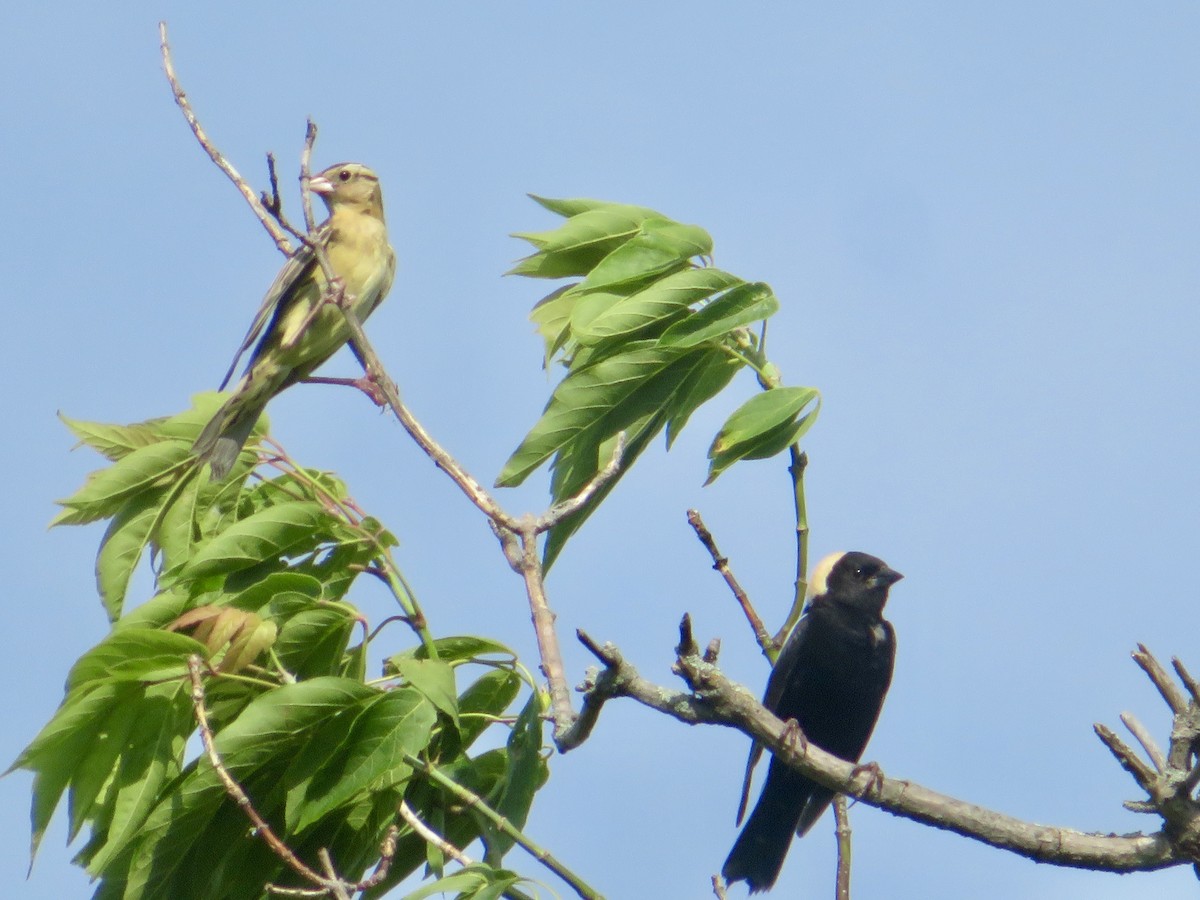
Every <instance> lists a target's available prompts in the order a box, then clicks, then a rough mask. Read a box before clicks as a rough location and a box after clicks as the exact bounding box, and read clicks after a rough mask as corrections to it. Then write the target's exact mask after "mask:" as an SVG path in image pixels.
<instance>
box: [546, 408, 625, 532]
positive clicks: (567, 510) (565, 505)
mask: <svg viewBox="0 0 1200 900" xmlns="http://www.w3.org/2000/svg"><path fill="white" fill-rule="evenodd" d="M624 454H625V432H624V431H622V432H621V433H620V434H618V435H617V440H616V443H615V444H614V446H613V452H612V456H611V457H609V460H608V463H607V465H605V466H604V468H603V469H601V470H600V471H599V472H597V473H596V474H595V475H593V476H592V478H591V480H590V481H588V483H587V484H585V485H584V486H583V487H582V488H580V489H579V492H578V493H577V494H575V496H574V497H568V498H567V499H566V500H562V501H560V502H558V503H555V504H554V505H553V506H551V507H550V509H548V510H547V511H546V512H545V513H543V514H542V515H541V516H539V517H538V519H537V524H536V527H537V530H538V532H545V531H549V530H550V529H551V528H553V527H554V526H555V525H557V524H558V523H559V522H561V521H562V520H563V519H565V518H567V517H568V516H571V515H574V514H575V513H576V512H578V511H579V509H580V508H581V507H582V506H583V505H584V504H585V503H587V502H588V501H589V500H591V499H592V497H594V496H595V495H596V492H597V491H599V490H600V489H601V488H602V487H604V486H605V485H606V484H608V483H609V482H610V481H612V480H613V479H614V478H615V477H616V476H617V473H618V472H619V471H621V457H622V456H624Z"/></svg>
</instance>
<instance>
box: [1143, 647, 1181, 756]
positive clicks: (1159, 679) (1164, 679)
mask: <svg viewBox="0 0 1200 900" xmlns="http://www.w3.org/2000/svg"><path fill="white" fill-rule="evenodd" d="M1133 661H1134V662H1135V663H1137V664H1138V667H1139V668H1140V669H1141V670H1142V671H1143V672H1145V673H1146V675H1147V676H1148V677H1149V678H1150V680H1151V681H1152V682H1154V686H1155V687H1156V688H1158V692H1159V693H1160V694H1161V695H1162V698H1163V699H1164V700H1166V701H1167V706H1169V707H1171V712H1173V713H1176V714H1178V713H1181V712H1184V711H1185V710H1186V709H1187V705H1188V700H1187V697H1185V696H1184V694H1183V691H1181V690H1179V687H1178V686H1177V685H1176V684H1175V682H1173V681H1172V680H1171V676H1170V675H1168V674H1167V670H1166V669H1164V668H1163V667H1162V664H1161V663H1159V661H1158V660H1157V659H1155V658H1154V655H1153V654H1152V653H1151V652H1150V651H1149V650H1147V649H1146V645H1145V644H1138V646H1137V650H1136V651H1135V652H1134V654H1133ZM1139 740H1140V738H1139ZM1147 752H1149V751H1147Z"/></svg>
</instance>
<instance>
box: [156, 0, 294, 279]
mask: <svg viewBox="0 0 1200 900" xmlns="http://www.w3.org/2000/svg"><path fill="white" fill-rule="evenodd" d="M158 40H159V49H160V50H161V51H162V61H163V69H164V70H165V71H166V74H167V81H168V83H170V85H171V93H172V94H174V95H175V104H176V105H177V106H178V107H179V110H180V112H182V113H183V117H184V118H185V119H186V120H187V123H188V126H189V127H190V128H191V129H192V134H194V135H195V136H196V140H197V141H198V142H199V143H200V146H201V147H202V148H204V152H205V153H207V154H208V158H209V159H211V160H212V161H213V162H214V163H215V164H216V166H217V168H218V169H220V170H221V171H222V172H224V173H225V175H226V176H227V177H228V178H229V180H230V181H232V182H233V184H234V186H235V187H236V188H237V189H238V192H239V193H240V194H241V195H242V196H243V197H244V198H245V200H246V202H247V203H249V204H250V208H251V209H253V210H254V214H255V215H256V216H258V220H259V221H260V222H261V223H262V226H263V228H265V229H266V230H267V233H268V234H269V235H271V240H273V241H274V242H275V246H276V247H278V248H279V252H280V253H283V254H284V255H286V256H291V255H292V244H291V242H290V241H289V240H288V239H287V235H286V234H284V232H283V230H282V229H281V228H280V227H279V223H278V222H277V221H276V220H275V218H274V217H273V216H272V215H271V213H270V212H268V210H267V208H266V207H265V206H263V203H262V201H261V200H260V199H259V197H258V195H257V194H256V193H255V192H254V190H253V189H252V188H251V187H250V185H249V184H247V183H246V179H244V178H242V176H241V175H240V174H238V171H237V169H235V168H234V167H233V164H232V163H230V162H229V160H228V159H226V158H225V156H224V154H222V153H221V151H220V150H218V149H217V148H216V146H215V145H214V144H213V143H212V141H210V140H209V138H208V135H207V134H206V133H205V131H204V128H203V127H202V126H201V125H200V120H199V119H198V118H197V117H196V113H195V112H194V111H193V110H192V104H191V103H190V102H189V101H188V98H187V94H186V93H185V92H184V90H183V86H182V85H181V84H180V83H179V79H178V78H177V77H176V75H175V65H174V63H173V62H172V60H171V46H170V44H169V43H168V42H167V23H166V22H159V23H158Z"/></svg>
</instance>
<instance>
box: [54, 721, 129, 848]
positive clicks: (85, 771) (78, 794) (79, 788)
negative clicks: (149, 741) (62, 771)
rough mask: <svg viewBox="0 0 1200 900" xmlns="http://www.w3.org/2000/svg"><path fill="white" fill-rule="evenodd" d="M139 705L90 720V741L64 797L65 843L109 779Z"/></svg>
mask: <svg viewBox="0 0 1200 900" xmlns="http://www.w3.org/2000/svg"><path fill="white" fill-rule="evenodd" d="M140 707H141V704H140V703H121V704H118V705H116V706H114V707H113V708H112V709H111V710H109V713H108V715H107V716H105V717H104V718H98V719H94V720H92V727H91V739H90V740H89V742H88V745H87V748H86V750H85V751H84V752H83V753H81V754H80V756H79V757H78V759H77V760H76V762H75V771H74V772H73V773H72V774H71V792H70V795H69V797H68V803H67V808H68V824H67V840H68V842H69V841H73V840H75V838H76V837H77V836H78V835H79V829H80V828H82V827H83V825H84V822H85V821H86V820H87V819H88V818H89V816H90V815H91V813H92V810H93V808H94V806H95V804H96V799H97V797H98V796H99V795H100V791H101V789H102V788H103V787H104V785H105V783H106V782H108V780H109V779H110V778H112V776H113V770H114V769H115V768H116V765H117V761H118V760H119V759H120V756H121V753H122V751H123V750H125V747H126V744H127V743H128V741H129V735H130V733H131V732H132V731H133V727H134V723H135V722H136V721H137V719H138V715H139V713H140V712H141V710H140Z"/></svg>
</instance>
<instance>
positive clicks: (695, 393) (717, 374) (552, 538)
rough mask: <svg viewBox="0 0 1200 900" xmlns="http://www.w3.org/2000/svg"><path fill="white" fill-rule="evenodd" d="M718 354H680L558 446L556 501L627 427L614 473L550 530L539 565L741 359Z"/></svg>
mask: <svg viewBox="0 0 1200 900" xmlns="http://www.w3.org/2000/svg"><path fill="white" fill-rule="evenodd" d="M723 357H725V354H724V353H722V352H721V350H720V349H717V348H709V347H701V348H698V349H695V350H689V351H686V352H684V353H682V354H680V355H679V356H678V357H677V358H676V359H675V361H674V362H672V363H671V364H670V365H668V366H667V367H666V368H664V369H662V370H660V371H656V372H655V373H654V377H653V378H650V379H647V381H646V382H645V383H644V384H643V385H641V386H640V387H639V389H638V392H636V393H635V394H634V395H633V396H631V397H629V398H628V399H627V400H626V401H624V409H623V410H613V411H612V412H613V415H614V416H616V415H617V414H618V412H619V413H620V416H621V417H620V418H616V420H615V421H613V420H608V419H603V418H601V419H600V420H599V421H598V423H596V424H594V426H593V427H590V428H588V429H587V430H586V431H582V432H580V433H579V434H578V435H577V436H576V437H575V439H574V440H572V441H570V442H569V443H567V444H565V445H564V446H563V447H562V448H561V449H560V450H559V452H558V454H557V456H556V457H555V459H554V475H553V478H552V479H551V493H552V496H553V498H554V500H555V502H558V501H561V500H563V499H565V498H567V497H571V496H574V495H575V494H576V493H578V491H579V490H580V489H581V488H582V487H583V486H584V485H585V484H587V482H588V481H590V480H591V479H592V478H593V477H594V476H595V474H596V473H597V472H598V471H599V470H600V468H601V467H602V466H604V465H605V464H607V463H608V461H609V459H611V458H612V450H613V442H614V441H615V437H616V434H617V432H618V431H620V430H622V429H624V430H625V432H626V435H625V437H626V441H625V453H624V457H623V461H622V464H621V469H620V470H619V471H618V473H617V476H616V477H615V478H613V479H611V480H610V481H608V482H607V483H605V484H604V485H603V486H602V487H601V488H600V490H599V491H597V492H596V493H595V494H594V495H593V496H592V497H591V499H589V500H588V502H587V503H585V504H584V505H583V507H581V508H580V510H579V511H578V512H576V513H575V514H574V515H572V516H569V517H567V518H566V519H564V520H562V521H561V522H559V523H558V524H557V525H555V526H554V527H553V528H552V529H551V530H550V533H549V534H548V535H547V537H546V544H545V548H544V550H543V565H545V566H546V567H547V568H548V567H549V566H551V565H552V564H553V562H554V560H555V559H556V558H557V557H558V553H559V552H560V551H561V550H562V548H563V546H564V545H565V544H566V542H567V539H568V538H569V537H570V536H571V535H573V534H574V533H575V532H576V531H578V530H579V528H580V527H582V525H583V523H584V522H586V521H587V519H588V517H589V516H590V515H591V514H592V513H593V512H594V511H595V510H596V509H597V508H598V507H599V505H600V504H601V503H603V502H604V499H605V498H606V497H607V496H608V493H609V492H610V491H611V490H613V488H614V487H616V485H617V482H619V481H620V479H621V478H622V477H624V475H625V473H626V472H628V471H629V469H630V468H631V467H632V466H633V464H634V462H635V461H636V460H637V459H638V457H639V456H640V455H641V454H642V452H643V451H644V450H645V449H646V447H648V446H649V444H650V441H651V440H653V439H654V437H655V436H656V435H657V434H658V433H659V432H660V431H661V430H662V428H663V427H664V425H668V424H670V426H671V430H670V432H669V434H668V437H669V438H671V439H673V438H674V437H675V435H677V434H678V433H679V430H680V429H681V428H682V427H683V425H684V424H685V423H686V422H687V419H688V417H689V416H690V415H691V414H692V412H693V411H694V410H695V409H696V407H697V406H699V404H700V403H703V402H704V401H705V400H707V399H708V398H709V397H710V396H712V394H714V393H716V392H717V391H718V390H720V388H722V387H724V385H725V384H726V383H728V380H729V379H730V378H732V377H733V374H734V372H736V371H737V369H738V368H739V367H740V366H741V365H742V363H741V362H740V361H737V360H735V361H733V362H732V363H731V362H728V361H726V359H723ZM551 402H552V403H553V399H552V401H551ZM597 412H598V413H599V414H600V415H601V416H603V415H604V414H605V413H606V412H607V411H606V410H604V409H600V410H598V411H597ZM639 412H640V413H642V415H641V416H640V417H638V418H634V419H633V421H628V417H630V416H632V415H636V414H637V413H639ZM540 424H541V423H539V426H540ZM536 427H538V426H535V428H536Z"/></svg>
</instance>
